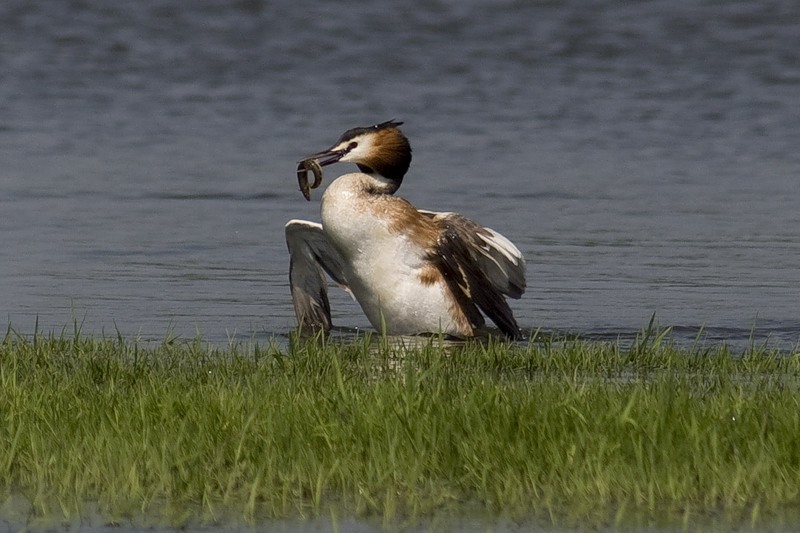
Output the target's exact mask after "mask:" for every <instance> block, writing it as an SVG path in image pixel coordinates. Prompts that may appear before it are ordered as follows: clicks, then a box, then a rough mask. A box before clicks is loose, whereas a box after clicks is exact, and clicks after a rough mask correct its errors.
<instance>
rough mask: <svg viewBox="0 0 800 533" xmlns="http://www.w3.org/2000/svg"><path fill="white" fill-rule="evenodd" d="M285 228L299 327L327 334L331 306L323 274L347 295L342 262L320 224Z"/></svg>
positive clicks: (299, 222) (303, 223)
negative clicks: (318, 330)
mask: <svg viewBox="0 0 800 533" xmlns="http://www.w3.org/2000/svg"><path fill="white" fill-rule="evenodd" d="M285 229H286V245H287V246H288V248H289V285H290V287H291V291H292V304H293V305H294V313H295V316H296V317H297V324H298V327H299V328H300V329H304V328H309V329H312V330H314V329H322V330H323V331H330V329H331V327H332V323H331V306H330V303H329V301H328V283H327V281H326V279H325V274H327V275H328V276H330V277H331V278H332V279H333V280H334V281H335V282H336V283H338V284H339V285H340V286H342V288H344V289H345V290H347V291H348V292H349V288H348V283H347V279H346V277H345V275H344V261H343V259H342V257H341V255H340V254H339V252H337V251H336V249H335V248H334V247H333V245H331V243H330V241H329V240H328V238H327V236H326V235H325V233H324V232H323V231H322V225H321V224H317V223H315V222H309V221H306V220H290V221H289V222H287V223H286V227H285Z"/></svg>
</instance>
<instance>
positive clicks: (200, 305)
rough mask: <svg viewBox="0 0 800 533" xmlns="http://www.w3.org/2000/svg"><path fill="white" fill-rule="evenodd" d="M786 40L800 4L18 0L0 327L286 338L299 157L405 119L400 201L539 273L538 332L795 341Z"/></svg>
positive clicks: (362, 322) (12, 21)
mask: <svg viewBox="0 0 800 533" xmlns="http://www.w3.org/2000/svg"><path fill="white" fill-rule="evenodd" d="M798 28H800V4H798V3H797V2H794V1H793V0H776V1H772V2H750V1H731V2H711V1H707V2H694V1H686V2H681V1H679V2H673V1H667V0H648V1H643V2H636V3H629V2H622V1H616V0H609V1H605V2H600V1H592V2H586V1H583V0H571V1H570V0H568V1H563V2H523V1H505V2H500V3H491V4H485V3H483V2H471V1H466V2H464V1H458V2H455V1H446V0H443V1H440V2H423V1H421V0H420V1H413V2H411V4H408V3H406V4H395V3H392V2H374V3H367V4H364V3H362V2H346V3H344V4H342V3H337V4H336V5H333V4H331V5H327V4H320V5H313V6H309V5H302V6H301V5H300V4H298V3H297V2H289V1H281V0H279V1H275V2H266V1H264V2H261V1H258V0H242V1H239V2H227V1H222V0H219V1H213V0H200V1H196V2H192V3H191V6H189V5H185V6H184V5H178V4H177V3H174V2H169V1H168V0H147V1H143V2H133V3H123V2H117V3H111V4H109V3H107V2H92V1H64V2H45V1H31V2H22V1H11V2H4V3H3V4H2V6H0V162H2V164H1V165H0V190H2V194H0V213H1V216H0V313H2V318H3V319H4V320H6V321H7V322H8V323H10V324H11V325H12V326H13V327H14V328H15V329H17V330H19V331H21V332H25V333H30V332H31V331H33V329H34V328H35V327H36V324H37V323H38V327H39V328H40V329H41V330H44V331H51V330H55V331H60V330H61V328H63V327H65V326H66V327H68V328H69V329H70V330H71V328H72V324H73V322H75V321H77V322H78V323H79V324H80V325H81V327H82V329H83V331H84V332H86V333H91V334H101V333H106V334H115V333H116V331H119V332H120V333H122V334H123V335H125V336H127V337H135V336H138V337H141V338H144V339H160V338H163V337H164V336H165V335H167V334H177V335H181V336H189V337H191V336H194V335H195V334H197V333H199V334H200V335H202V336H203V337H204V338H206V339H209V340H212V341H219V342H224V341H225V340H226V339H228V338H230V337H233V336H236V337H243V338H254V339H256V340H264V339H267V338H271V337H272V336H274V335H282V334H285V333H286V332H287V331H288V330H289V328H291V327H292V326H293V324H294V316H293V312H292V308H291V300H290V296H289V288H288V279H287V270H288V264H287V263H288V258H287V253H286V250H285V244H284V240H283V224H284V223H285V222H286V221H287V220H288V219H290V218H298V217H299V218H309V219H317V220H318V218H319V214H318V211H319V203H318V202H319V197H320V193H321V192H320V191H317V194H316V195H315V198H314V201H313V202H311V203H306V202H305V201H304V200H303V198H302V196H301V195H300V194H299V192H298V191H297V187H296V183H295V177H294V165H295V162H296V160H297V159H299V158H300V157H301V156H303V155H305V154H308V153H311V152H314V151H317V150H319V149H322V148H325V147H327V146H329V145H330V144H331V143H332V142H333V141H335V140H336V138H337V137H338V135H339V134H340V133H341V132H342V131H343V130H345V129H348V128H350V127H353V126H357V125H368V124H371V123H375V122H378V121H383V120H387V119H390V118H396V119H399V120H404V121H405V122H406V126H405V131H406V133H407V134H408V135H409V137H410V139H411V143H412V146H413V147H414V161H413V163H412V168H411V171H410V173H409V175H408V176H407V178H406V181H405V182H404V184H403V187H402V188H401V189H400V193H401V194H402V195H404V196H405V197H407V198H408V199H409V200H411V201H412V202H414V203H415V204H416V205H418V206H420V207H424V208H428V209H435V210H456V211H459V212H462V213H463V214H465V215H467V216H469V217H471V218H474V219H476V220H478V221H480V222H482V223H484V224H486V225H489V226H490V227H493V228H494V229H496V230H498V231H500V232H502V233H503V234H505V235H506V236H508V237H509V238H510V239H511V240H513V241H514V242H515V243H517V244H518V246H519V248H520V249H521V250H522V251H523V253H524V254H525V256H526V257H527V260H528V279H529V290H528V292H527V294H526V295H525V296H524V297H523V299H522V300H520V301H515V302H513V309H514V311H515V313H516V315H517V317H518V319H519V322H520V324H521V325H522V326H523V327H524V328H526V329H535V328H542V329H545V330H555V331H577V332H582V333H586V334H588V335H597V336H606V337H610V338H613V337H614V336H616V335H629V334H630V333H631V332H635V331H636V330H638V329H639V328H641V327H643V326H645V325H646V324H647V322H648V320H649V319H650V317H651V315H653V314H654V313H655V314H656V316H657V318H658V321H659V323H660V324H661V325H664V326H675V336H676V337H677V338H678V340H686V341H690V340H691V339H693V338H694V336H695V335H696V334H697V332H698V330H700V329H701V328H704V331H705V335H706V337H707V338H708V339H710V340H713V341H714V342H716V341H718V340H722V341H725V342H729V343H733V344H737V345H743V344H746V343H747V342H748V339H749V338H750V337H751V335H752V336H754V338H755V339H756V340H758V341H763V340H764V339H770V340H771V342H775V343H781V344H783V345H785V346H791V345H793V344H795V343H796V342H797V341H798V339H800V303H798V302H800V269H799V268H798V264H800V208H798V206H800V187H798V177H799V176H800V155H799V152H798V149H797V147H798V146H800V128H798V126H797V125H798V123H800V47H798V46H797V44H798V41H797V35H798ZM348 170H349V168H347V166H346V165H340V166H338V167H330V169H329V170H328V173H327V177H328V178H331V177H333V176H334V175H335V174H334V173H336V172H339V173H343V172H345V171H348ZM332 303H333V306H334V318H335V321H336V323H337V324H339V325H342V326H348V327H357V328H365V327H368V326H369V325H368V323H367V321H366V319H365V317H364V316H363V314H362V313H361V311H360V309H359V308H358V306H357V305H356V304H355V303H353V302H352V301H350V300H349V298H348V297H347V296H345V295H343V294H336V295H334V298H333V302H332Z"/></svg>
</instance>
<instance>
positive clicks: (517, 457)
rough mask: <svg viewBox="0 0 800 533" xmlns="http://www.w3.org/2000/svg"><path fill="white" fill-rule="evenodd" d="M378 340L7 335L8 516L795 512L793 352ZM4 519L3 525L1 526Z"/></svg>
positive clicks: (655, 518) (0, 457)
mask: <svg viewBox="0 0 800 533" xmlns="http://www.w3.org/2000/svg"><path fill="white" fill-rule="evenodd" d="M664 333H665V332H662V333H661V334H658V335H649V334H646V333H643V335H642V336H641V338H640V339H638V341H637V342H635V343H633V345H632V346H629V347H621V346H620V345H618V344H614V343H598V342H584V341H580V340H567V341H562V342H555V341H553V340H552V339H546V340H541V341H539V342H531V343H529V344H527V345H509V344H505V343H501V342H491V343H489V344H480V343H468V344H466V345H462V346H449V347H446V348H443V347H442V346H441V344H440V341H439V340H438V339H435V338H434V339H430V342H424V343H421V344H420V343H417V345H416V346H413V347H409V348H403V347H402V346H398V345H396V344H392V343H389V342H387V341H386V340H385V339H383V340H382V339H374V340H372V341H371V340H369V339H364V340H356V341H352V342H325V341H320V340H319V339H316V340H306V341H303V340H299V339H292V340H291V341H290V342H289V345H288V347H286V346H279V345H278V344H277V343H275V344H272V345H268V346H258V345H236V346H231V347H229V348H226V349H220V348H215V347H210V346H207V345H205V344H204V343H202V342H199V341H179V340H173V341H170V342H164V343H160V344H153V345H140V344H138V343H136V342H130V341H126V340H124V339H121V338H117V339H107V338H104V339H94V338H88V337H83V336H81V335H79V334H75V335H74V336H72V337H69V336H64V335H62V336H53V335H51V336H45V335H38V336H35V337H34V338H23V337H20V336H17V335H15V334H14V333H13V332H9V334H7V335H6V337H5V339H4V340H3V342H2V343H1V344H0V503H2V501H5V500H6V498H7V497H9V496H10V495H15V494H21V495H23V496H24V497H25V498H26V499H27V501H29V502H31V506H32V513H33V514H34V515H35V516H55V517H57V519H60V518H58V517H63V518H65V519H73V518H74V517H75V516H80V515H81V513H82V512H84V510H85V508H86V505H87V502H90V503H92V505H95V506H96V507H97V508H98V509H99V510H100V512H101V513H103V514H104V515H106V516H108V517H109V519H111V520H125V519H127V518H130V517H135V516H139V515H142V514H145V515H154V516H157V517H159V519H163V520H164V521H165V522H167V523H178V524H179V523H183V522H185V521H186V520H187V517H188V516H191V515H194V516H197V514H196V513H197V512H198V511H199V512H200V513H201V516H202V520H203V521H209V522H214V521H218V520H223V521H224V520H228V519H231V520H237V521H238V520H241V521H245V522H248V521H249V522H260V521H262V520H268V519H271V518H280V517H296V516H300V517H315V516H328V515H332V514H333V515H335V516H339V517H357V518H364V519H368V520H377V521H379V522H380V523H383V524H385V525H392V524H398V523H414V522H416V521H418V520H430V519H431V518H433V517H436V516H445V515H450V516H461V515H463V514H465V513H468V514H470V513H471V514H475V515H476V516H484V517H488V519H490V520H491V517H505V518H508V519H511V520H521V521H526V520H535V521H542V522H543V523H547V524H557V525H568V524H573V523H584V524H587V523H589V524H608V523H617V524H624V523H628V522H630V521H644V522H647V523H654V522H662V521H667V522H669V523H672V524H683V525H687V524H690V523H692V522H693V521H695V520H701V519H703V518H704V517H705V518H708V517H715V519H716V518H719V519H721V520H726V521H730V522H731V523H740V522H744V523H748V524H759V523H764V522H765V521H769V520H772V519H774V518H775V517H782V516H789V515H791V516H796V515H795V513H796V512H797V510H798V509H800V439H798V437H797V436H798V435H800V354H788V353H778V352H771V351H769V350H767V349H750V350H747V351H746V352H745V353H731V352H730V351H729V350H728V349H727V348H726V347H725V346H716V347H711V348H694V349H685V348H676V347H674V346H672V345H670V343H669V342H668V338H667V337H666V336H665V334H664ZM0 518H1V517H0Z"/></svg>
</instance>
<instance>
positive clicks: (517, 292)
mask: <svg viewBox="0 0 800 533" xmlns="http://www.w3.org/2000/svg"><path fill="white" fill-rule="evenodd" d="M420 212H421V213H422V214H424V215H426V216H429V217H431V219H432V220H433V221H434V223H436V224H437V226H438V227H439V228H440V235H441V237H440V239H439V242H438V243H437V245H436V249H435V252H434V257H433V258H432V259H434V261H435V262H436V263H437V264H438V265H439V267H440V269H441V270H442V272H443V273H444V274H445V278H446V279H447V280H448V284H449V286H450V288H451V290H452V291H453V293H454V294H456V295H457V300H459V301H460V303H461V304H462V308H463V307H464V306H465V304H464V302H465V301H466V302H467V304H469V305H467V306H466V308H465V309H466V311H467V316H469V317H470V319H471V320H472V321H473V324H475V325H476V326H478V327H480V325H481V324H480V323H477V321H476V320H474V314H475V313H474V312H471V311H470V309H471V308H473V309H474V307H475V306H477V308H479V309H480V310H481V311H483V312H484V313H485V314H486V316H488V317H489V318H490V319H491V320H492V321H493V322H494V323H495V324H496V325H497V327H498V328H500V330H501V331H503V332H504V333H505V334H506V335H509V336H510V337H513V338H517V337H519V336H520V330H519V326H518V325H517V321H516V320H515V318H514V315H513V313H512V311H511V308H510V307H509V305H508V303H507V302H506V300H505V296H508V297H510V298H515V299H516V298H520V297H521V296H522V294H523V293H524V292H525V288H526V282H525V260H524V259H523V257H522V253H521V252H520V251H519V249H517V247H516V246H514V244H513V243H512V242H511V241H509V240H508V239H507V238H505V237H504V236H503V235H501V234H500V233H497V232H496V231H494V230H492V229H490V228H485V227H483V226H481V225H479V224H477V223H475V222H473V221H471V220H469V219H468V218H466V217H463V216H461V215H458V214H455V213H433V212H430V211H420ZM478 315H480V313H478Z"/></svg>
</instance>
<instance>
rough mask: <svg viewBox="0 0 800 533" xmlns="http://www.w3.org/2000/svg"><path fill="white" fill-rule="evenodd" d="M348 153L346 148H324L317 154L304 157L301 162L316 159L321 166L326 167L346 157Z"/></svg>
mask: <svg viewBox="0 0 800 533" xmlns="http://www.w3.org/2000/svg"><path fill="white" fill-rule="evenodd" d="M346 153H347V152H345V151H344V150H333V149H332V148H328V149H327V150H324V151H322V152H317V153H316V154H313V155H310V156H308V157H304V158H303V159H302V160H300V161H299V163H303V162H305V161H310V160H312V159H316V160H317V161H318V162H319V165H320V166H321V167H325V166H328V165H332V164H334V163H336V162H337V161H339V160H340V159H341V158H342V157H344V154H346Z"/></svg>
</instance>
